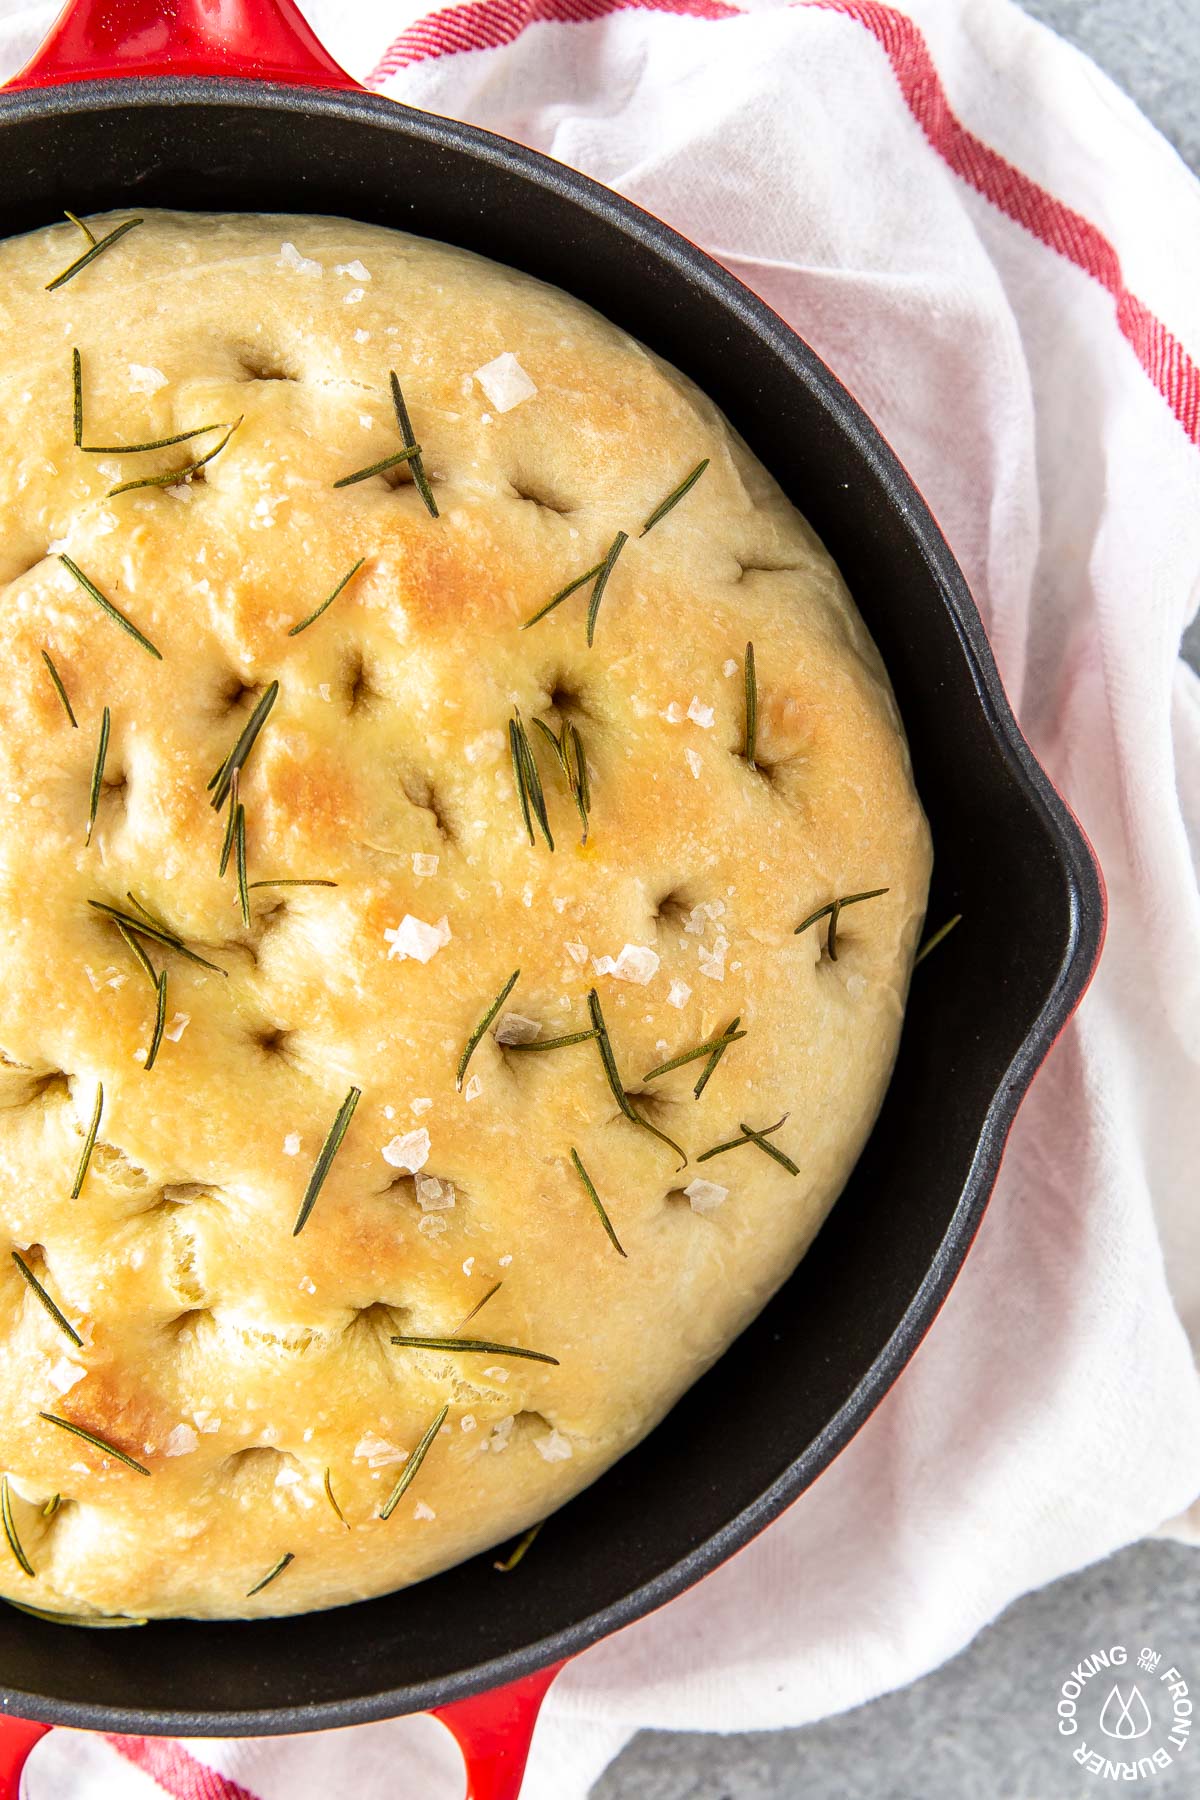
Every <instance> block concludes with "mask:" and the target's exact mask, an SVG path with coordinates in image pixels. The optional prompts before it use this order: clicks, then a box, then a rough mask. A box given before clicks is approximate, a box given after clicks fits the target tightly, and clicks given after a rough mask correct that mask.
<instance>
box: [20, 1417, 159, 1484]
mask: <svg viewBox="0 0 1200 1800" xmlns="http://www.w3.org/2000/svg"><path fill="white" fill-rule="evenodd" d="M38 1418H39V1419H45V1421H46V1423H47V1425H57V1426H59V1428H60V1429H61V1430H63V1431H69V1432H70V1433H71V1435H72V1436H73V1437H77V1438H82V1439H83V1441H84V1443H85V1444H90V1445H91V1446H92V1449H93V1450H100V1451H102V1452H103V1454H104V1455H105V1456H115V1457H116V1459H117V1461H118V1462H123V1463H124V1464H125V1466H126V1468H128V1469H134V1470H136V1472H137V1473H138V1474H139V1475H149V1473H150V1471H149V1469H148V1468H146V1466H145V1464H144V1463H140V1462H134V1460H133V1458H132V1456H127V1455H126V1454H125V1452H124V1450H118V1449H117V1446H116V1445H115V1444H110V1443H108V1442H107V1440H106V1439H104V1438H102V1437H97V1435H96V1433H95V1432H94V1431H85V1430H84V1428H83V1426H82V1425H76V1424H73V1423H72V1421H71V1420H70V1419H60V1418H59V1416H58V1414H57V1413H48V1412H39V1413H38Z"/></svg>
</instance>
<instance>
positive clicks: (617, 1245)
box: [571, 1148, 626, 1256]
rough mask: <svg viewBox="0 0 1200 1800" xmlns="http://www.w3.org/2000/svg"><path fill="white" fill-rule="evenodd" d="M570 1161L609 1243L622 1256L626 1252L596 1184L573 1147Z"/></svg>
mask: <svg viewBox="0 0 1200 1800" xmlns="http://www.w3.org/2000/svg"><path fill="white" fill-rule="evenodd" d="M571 1161H572V1162H573V1163H574V1164H575V1172H576V1174H577V1175H578V1176H579V1179H580V1181H582V1183H583V1185H584V1188H585V1189H586V1190H587V1197H588V1199H589V1200H590V1201H591V1203H592V1205H593V1206H594V1207H595V1209H596V1211H597V1213H598V1214H599V1215H600V1223H601V1224H602V1225H603V1227H604V1229H605V1231H606V1232H607V1233H608V1239H609V1242H610V1243H611V1245H612V1247H613V1249H614V1250H615V1251H616V1253H617V1255H618V1256H624V1255H625V1254H626V1252H625V1251H624V1249H623V1248H622V1246H621V1240H620V1238H619V1237H618V1236H617V1234H616V1232H615V1231H614V1230H613V1222H612V1220H611V1219H610V1218H609V1216H608V1214H607V1212H606V1211H605V1209H604V1202H603V1200H601V1198H600V1196H599V1194H598V1193H597V1192H596V1185H595V1183H594V1182H593V1180H592V1178H591V1176H590V1175H589V1174H588V1172H587V1170H586V1169H585V1168H584V1166H583V1162H582V1160H581V1159H580V1155H579V1152H578V1150H576V1149H574V1148H572V1150H571Z"/></svg>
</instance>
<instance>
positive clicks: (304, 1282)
mask: <svg viewBox="0 0 1200 1800" xmlns="http://www.w3.org/2000/svg"><path fill="white" fill-rule="evenodd" d="M316 1291H317V1284H316V1282H315V1281H314V1280H313V1278H312V1276H311V1275H302V1276H301V1277H300V1292H301V1293H302V1294H315V1293H316Z"/></svg>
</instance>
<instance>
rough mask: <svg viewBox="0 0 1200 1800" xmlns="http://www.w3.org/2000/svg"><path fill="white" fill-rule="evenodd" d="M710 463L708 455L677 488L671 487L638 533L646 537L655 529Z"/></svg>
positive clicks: (691, 487)
mask: <svg viewBox="0 0 1200 1800" xmlns="http://www.w3.org/2000/svg"><path fill="white" fill-rule="evenodd" d="M708 464H709V458H708V457H707V456H706V457H705V458H704V461H703V462H699V463H697V464H696V467H695V468H694V469H693V470H692V472H691V474H690V475H685V476H684V478H683V480H682V481H681V482H680V484H679V486H678V487H677V488H672V489H671V492H670V493H669V494H668V495H667V497H666V499H665V500H660V501H659V503H658V505H657V506H656V507H655V509H654V511H653V512H652V513H651V514H650V517H649V518H648V519H647V520H646V523H645V524H644V525H643V526H642V529H641V531H640V532H639V533H638V536H639V537H645V535H646V533H647V532H648V531H653V530H654V527H655V526H656V525H657V524H658V522H659V520H660V519H665V518H666V516H667V514H668V513H669V512H670V510H671V508H672V507H673V506H678V505H679V502H680V501H681V500H682V499H683V497H684V495H685V494H689V493H690V492H691V490H692V489H693V488H694V487H695V485H696V483H697V482H698V481H699V479H700V477H701V476H702V475H703V473H704V471H705V469H707V467H708Z"/></svg>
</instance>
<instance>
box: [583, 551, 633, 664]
mask: <svg viewBox="0 0 1200 1800" xmlns="http://www.w3.org/2000/svg"><path fill="white" fill-rule="evenodd" d="M628 542H629V533H628V532H626V531H618V533H617V535H616V537H615V538H614V539H613V541H612V543H611V545H610V546H609V551H608V555H607V556H606V557H605V559H604V561H603V562H602V563H601V565H600V573H599V574H598V575H597V577H596V582H595V586H594V587H593V588H592V597H591V599H590V600H589V601H588V610H587V641H588V649H589V650H590V649H591V647H592V643H593V641H594V639H595V636H596V618H597V615H598V614H599V611H600V602H601V600H603V598H604V590H605V588H606V587H607V586H608V578H609V576H610V575H611V574H612V572H613V569H614V567H615V566H616V561H617V558H618V556H620V554H621V552H622V550H623V549H624V548H625V546H626V544H627V543H628Z"/></svg>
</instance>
